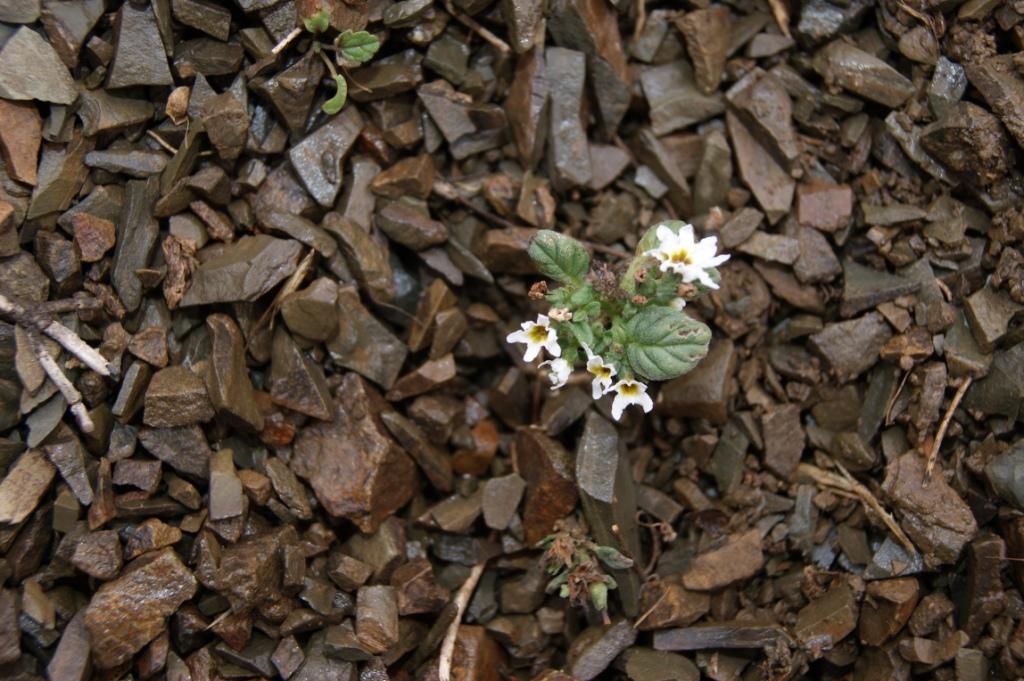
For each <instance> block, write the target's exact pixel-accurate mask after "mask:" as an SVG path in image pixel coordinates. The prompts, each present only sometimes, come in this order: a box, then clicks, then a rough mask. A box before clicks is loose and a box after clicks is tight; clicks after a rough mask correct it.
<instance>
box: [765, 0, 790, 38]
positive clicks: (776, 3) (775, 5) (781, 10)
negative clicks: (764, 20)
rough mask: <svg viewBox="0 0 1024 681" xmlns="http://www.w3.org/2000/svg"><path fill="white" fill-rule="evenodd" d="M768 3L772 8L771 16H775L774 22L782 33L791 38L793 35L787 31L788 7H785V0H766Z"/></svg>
mask: <svg viewBox="0 0 1024 681" xmlns="http://www.w3.org/2000/svg"><path fill="white" fill-rule="evenodd" d="M768 4H769V5H770V6H771V8H772V16H773V17H775V23H776V24H778V25H779V30H780V31H782V35H784V36H786V37H787V38H792V37H793V36H792V35H790V33H789V8H788V7H786V0H768Z"/></svg>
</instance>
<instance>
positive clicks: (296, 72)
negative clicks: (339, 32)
mask: <svg viewBox="0 0 1024 681" xmlns="http://www.w3.org/2000/svg"><path fill="white" fill-rule="evenodd" d="M323 76H324V66H323V63H322V62H321V61H320V59H319V58H318V57H317V56H316V55H315V54H313V52H312V51H310V52H309V53H308V54H307V55H306V56H305V57H303V58H302V59H299V60H298V61H296V62H295V63H294V64H292V65H291V66H289V67H288V68H286V69H284V70H283V71H279V72H278V73H276V74H275V75H274V76H273V77H272V78H269V79H263V78H256V79H253V81H252V82H251V84H250V87H251V88H252V90H253V91H255V92H257V93H258V94H260V95H261V96H262V97H263V98H264V99H266V100H268V101H269V102H270V104H271V106H273V107H274V110H275V111H277V113H278V115H279V116H280V117H281V118H282V119H283V120H284V122H285V125H286V126H287V127H288V129H289V130H290V131H291V132H292V133H294V134H299V133H301V132H302V131H303V130H304V128H305V126H306V119H307V118H308V117H309V110H310V108H311V107H312V105H313V97H314V96H315V95H316V89H317V85H319V83H320V80H321V79H322V78H323Z"/></svg>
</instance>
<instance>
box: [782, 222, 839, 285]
mask: <svg viewBox="0 0 1024 681" xmlns="http://www.w3.org/2000/svg"><path fill="white" fill-rule="evenodd" d="M796 236H797V241H798V242H799V244H800V256H799V257H798V258H797V259H796V262H795V263H793V274H794V275H796V278H797V279H798V280H799V281H800V283H802V284H817V283H821V282H826V281H832V280H833V279H835V278H836V277H838V276H839V275H840V274H842V272H843V267H842V265H841V264H840V263H839V258H837V257H836V254H835V251H833V250H832V246H831V245H830V244H829V242H828V239H827V238H826V237H825V235H824V234H822V233H821V232H819V231H818V230H817V229H812V228H810V227H799V228H797V235H796Z"/></svg>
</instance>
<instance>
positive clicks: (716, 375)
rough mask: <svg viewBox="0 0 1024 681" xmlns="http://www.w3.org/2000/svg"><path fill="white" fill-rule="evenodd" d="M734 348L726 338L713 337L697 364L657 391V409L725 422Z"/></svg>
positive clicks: (734, 369) (732, 370)
mask: <svg viewBox="0 0 1024 681" xmlns="http://www.w3.org/2000/svg"><path fill="white" fill-rule="evenodd" d="M737 360H738V357H737V355H736V348H735V346H734V345H733V343H732V341H730V340H728V339H713V340H712V342H711V345H710V346H709V349H708V354H707V356H706V357H704V359H702V360H701V362H700V363H699V364H698V365H697V366H696V368H695V369H694V370H693V371H691V372H689V373H688V374H685V375H683V376H680V377H679V378H674V379H672V380H671V381H669V382H668V383H666V384H665V385H664V386H663V387H662V389H661V391H660V393H659V395H658V402H657V407H658V411H659V412H662V413H665V414H670V415H673V416H680V417H687V416H689V417H695V418H704V419H708V420H710V421H712V422H713V423H724V422H725V421H726V419H727V418H728V409H729V397H730V395H731V394H732V391H733V378H732V375H733V373H734V372H735V371H736V364H737Z"/></svg>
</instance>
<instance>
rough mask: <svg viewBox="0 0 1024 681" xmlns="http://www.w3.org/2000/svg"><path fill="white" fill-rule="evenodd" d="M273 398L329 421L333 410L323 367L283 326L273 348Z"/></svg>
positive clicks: (294, 408)
mask: <svg viewBox="0 0 1024 681" xmlns="http://www.w3.org/2000/svg"><path fill="white" fill-rule="evenodd" d="M270 386H271V387H270V397H271V399H273V400H274V403H275V404H278V405H280V406H282V407H285V408H287V409H291V410H293V411H297V412H299V413H301V414H306V415H307V416H312V417H313V418H317V419H322V420H327V419H329V418H330V416H331V412H332V411H333V405H332V404H331V395H330V391H329V390H328V388H327V381H326V379H325V378H324V372H323V369H321V368H320V366H319V365H318V364H314V363H313V362H311V361H310V360H309V359H308V358H307V357H306V356H305V355H304V354H303V352H302V350H300V349H299V346H298V345H296V343H295V341H294V340H293V339H292V337H291V336H290V335H289V334H288V332H287V331H285V330H284V329H282V328H280V327H279V328H277V329H275V331H274V340H273V345H272V347H271V351H270Z"/></svg>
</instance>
